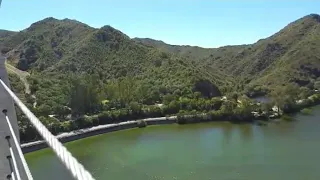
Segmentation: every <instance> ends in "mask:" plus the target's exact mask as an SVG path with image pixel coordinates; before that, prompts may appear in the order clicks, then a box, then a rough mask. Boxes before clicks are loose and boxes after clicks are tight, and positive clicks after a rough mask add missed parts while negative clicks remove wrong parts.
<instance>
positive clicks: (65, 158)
mask: <svg viewBox="0 0 320 180" xmlns="http://www.w3.org/2000/svg"><path fill="white" fill-rule="evenodd" d="M0 83H1V84H2V85H3V87H4V88H5V90H6V91H7V92H8V93H9V95H10V96H11V97H12V99H13V100H14V102H15V103H16V104H17V105H18V106H19V108H20V109H21V111H22V112H23V113H24V114H25V115H26V116H27V117H28V119H29V120H30V122H31V123H32V125H33V126H34V127H35V128H36V130H37V131H38V132H39V134H40V135H41V136H42V138H43V139H44V140H45V141H46V142H47V144H48V145H49V146H50V147H51V148H52V150H53V151H54V152H55V153H56V155H57V156H58V158H59V159H60V160H61V162H62V163H63V164H64V165H65V166H66V168H67V169H68V170H69V171H70V172H71V174H72V176H73V177H74V178H76V179H77V180H94V178H93V177H92V175H91V174H90V173H89V172H88V171H87V170H86V169H85V168H84V167H83V166H82V164H80V163H79V162H78V161H77V160H76V159H75V158H74V157H73V156H72V154H71V153H70V152H69V151H68V150H67V149H66V148H65V147H64V146H63V145H62V144H61V142H59V141H58V139H57V138H56V137H55V136H54V135H52V134H51V132H50V131H49V130H48V129H47V128H46V127H45V126H44V125H43V124H42V123H41V122H40V120H39V119H38V118H37V117H36V116H35V115H34V114H33V113H32V112H31V111H30V110H29V109H28V108H27V107H26V105H24V104H23V103H22V102H21V101H20V99H19V98H18V97H17V96H16V95H15V94H14V93H13V92H12V91H11V90H10V88H9V87H8V86H7V85H6V84H5V83H4V82H3V81H2V80H1V79H0Z"/></svg>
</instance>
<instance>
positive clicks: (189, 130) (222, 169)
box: [26, 106, 320, 180]
mask: <svg viewBox="0 0 320 180" xmlns="http://www.w3.org/2000/svg"><path fill="white" fill-rule="evenodd" d="M65 145H66V147H67V148H68V149H69V150H70V151H71V153H72V154H73V155H74V156H75V157H76V158H77V159H78V160H79V161H80V162H81V163H82V164H83V165H84V166H85V167H86V168H87V169H88V170H89V171H90V172H91V173H92V174H93V176H94V177H95V178H96V179H97V180H107V179H108V180H132V179H134V180H135V179H137V180H161V179H168V180H211V179H212V180H270V179H272V180H319V179H320V106H318V107H315V108H314V110H313V114H312V115H309V116H304V115H297V116H296V121H294V122H280V123H278V124H276V123H274V124H269V125H268V126H255V125H250V124H244V125H236V124H231V123H214V122H213V123H203V124H190V125H162V126H149V127H147V128H142V129H131V130H124V131H118V132H113V133H108V134H103V135H99V136H94V137H90V138H86V139H82V140H78V141H74V142H70V143H67V144H65ZM26 159H27V162H28V164H29V167H30V169H31V172H32V174H33V176H34V178H35V180H65V179H72V178H71V176H70V175H69V173H68V172H67V171H66V170H65V168H64V167H63V165H62V164H61V163H60V162H59V160H58V159H57V158H56V156H55V155H54V154H53V152H52V151H51V150H49V149H44V150H40V151H36V152H32V153H28V154H26Z"/></svg>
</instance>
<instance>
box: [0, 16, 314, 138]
mask: <svg viewBox="0 0 320 180" xmlns="http://www.w3.org/2000/svg"><path fill="white" fill-rule="evenodd" d="M239 36H241V34H239ZM319 48H320V16H319V15H316V14H311V15H307V16H305V17H303V18H301V19H298V20H297V21H295V22H292V23H290V24H289V25H287V26H286V27H284V28H283V29H282V30H280V31H279V32H278V33H276V34H274V35H272V36H270V37H268V38H266V39H261V40H259V41H258V42H256V43H254V44H249V45H238V46H224V47H220V48H201V47H194V46H175V45H168V44H166V43H164V42H162V41H157V40H152V39H142V38H134V39H131V38H130V37H128V36H127V35H125V34H124V33H123V32H121V31H119V30H117V29H114V28H113V27H111V26H103V27H101V28H98V29H97V28H92V27H90V26H88V25H86V24H83V23H81V22H78V21H76V20H70V19H63V20H58V19H55V18H46V19H44V20H41V21H39V22H36V23H34V24H32V25H31V26H30V27H28V28H27V29H24V30H22V31H20V32H11V31H5V30H0V49H1V52H2V53H4V54H5V55H6V56H7V59H8V63H9V64H11V65H13V66H15V67H17V68H18V69H20V70H22V71H27V72H28V73H26V74H27V76H28V77H27V82H28V83H29V84H28V85H29V87H30V91H31V95H30V94H24V92H23V84H21V83H19V78H18V77H17V76H16V75H18V76H19V74H11V75H10V77H11V81H12V85H13V88H14V90H15V92H16V93H18V94H20V97H22V96H25V97H22V99H23V100H24V101H25V102H26V103H27V105H28V106H29V107H30V109H31V110H32V111H33V112H35V114H36V115H37V116H38V117H40V119H41V120H42V122H44V124H46V125H47V126H49V128H51V130H54V131H56V133H58V132H61V131H68V130H70V129H77V128H79V127H85V126H92V125H94V124H97V123H96V120H97V117H95V116H94V115H97V114H99V118H98V119H99V122H98V124H99V123H100V124H101V123H102V124H105V123H110V122H119V121H123V120H127V119H132V118H141V117H154V116H164V115H170V114H177V113H184V112H189V111H192V112H193V113H194V111H200V112H209V111H211V110H220V111H221V113H222V115H224V114H225V113H227V114H228V113H229V114H230V112H232V111H233V108H235V109H236V111H235V112H237V113H238V112H241V113H242V112H246V113H249V114H250V113H251V111H250V110H249V109H250V108H249V109H246V110H245V111H243V109H240V110H239V109H237V108H238V107H237V106H235V104H237V102H238V101H237V99H238V97H239V98H244V99H246V98H247V97H246V96H242V95H244V94H246V95H249V96H251V95H258V94H266V93H270V92H271V91H274V92H278V91H275V90H277V88H278V90H279V89H280V90H279V91H281V90H283V89H286V88H282V86H283V85H288V84H290V85H294V84H296V85H300V86H302V87H300V89H299V87H297V86H290V87H294V88H289V89H297V90H300V91H301V92H303V94H302V95H301V97H304V98H305V97H307V96H308V95H310V93H311V90H312V92H313V89H314V88H320V79H319V75H320V69H319V68H320V49H319ZM13 72H15V71H13ZM11 73H12V72H11ZM29 74H30V76H29ZM25 78H26V77H24V79H25ZM24 83H25V84H26V82H24ZM287 89H288V88H287ZM274 94H275V93H274ZM280 94H281V93H280ZM221 95H227V97H228V98H229V99H230V98H231V101H226V102H221V99H220V98H213V97H216V96H221ZM299 97H300V96H299ZM290 102H291V101H290ZM159 103H160V104H163V105H164V106H161V108H160V106H158V105H155V104H159ZM48 115H56V116H57V117H58V119H59V120H60V121H61V122H59V123H58V122H57V120H56V119H52V118H49V117H48ZM69 115H71V117H70V116H69ZM84 115H89V117H90V118H89V119H85V120H84V121H83V119H82V120H81V121H77V122H78V123H80V124H78V125H76V126H75V125H74V124H70V123H69V124H66V123H65V122H62V121H64V120H69V119H70V118H72V119H79V118H83V117H84ZM93 116H94V117H95V118H93V119H92V117H93ZM19 117H20V116H19ZM25 122H26V121H21V123H20V127H22V129H21V133H22V135H26V134H28V138H26V139H25V140H30V138H31V139H32V138H34V137H33V136H35V135H34V134H32V132H33V130H32V128H31V126H30V125H28V124H23V123H25ZM68 122H69V121H68ZM81 123H82V124H81ZM83 123H84V124H83ZM54 125H55V126H57V127H53V126H54ZM30 134H31V135H30ZM29 135H30V136H29Z"/></svg>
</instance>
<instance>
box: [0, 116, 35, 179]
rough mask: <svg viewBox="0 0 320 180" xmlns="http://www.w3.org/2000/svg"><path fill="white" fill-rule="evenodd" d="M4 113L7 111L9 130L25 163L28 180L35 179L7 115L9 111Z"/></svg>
mask: <svg viewBox="0 0 320 180" xmlns="http://www.w3.org/2000/svg"><path fill="white" fill-rule="evenodd" d="M4 113H5V116H6V120H7V123H8V126H9V130H10V132H11V135H12V138H13V142H14V145H15V146H16V147H17V150H18V155H19V158H20V159H21V161H22V165H23V168H24V170H25V171H26V174H27V177H28V180H33V177H32V175H31V172H30V169H29V167H28V164H27V162H26V159H25V158H24V156H23V153H22V150H21V148H20V144H19V142H18V139H17V137H16V134H15V133H14V131H13V128H12V125H11V122H10V120H9V117H8V116H7V113H6V112H4Z"/></svg>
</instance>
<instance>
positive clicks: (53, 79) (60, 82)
mask: <svg viewBox="0 0 320 180" xmlns="http://www.w3.org/2000/svg"><path fill="white" fill-rule="evenodd" d="M1 43H2V44H3V48H2V52H3V53H6V55H7V57H8V62H9V63H10V64H13V65H15V66H16V67H17V68H18V69H20V70H23V71H28V72H30V74H31V76H30V78H29V83H30V86H31V87H30V88H31V91H32V93H33V94H35V96H36V97H37V105H38V106H41V105H42V104H46V105H48V106H52V107H56V106H60V105H66V106H68V105H69V103H70V99H69V98H68V97H69V96H70V91H68V88H69V87H70V86H71V84H70V83H71V82H75V80H74V79H77V78H79V79H81V81H85V80H88V81H90V79H94V80H96V83H95V84H94V86H97V87H95V92H96V93H98V94H99V97H97V98H98V99H99V100H103V99H110V98H111V96H113V94H114V92H113V90H109V89H110V87H107V86H112V85H114V86H116V85H115V84H117V85H119V87H120V86H123V88H121V89H125V90H126V91H128V92H126V93H127V94H128V93H130V96H131V97H127V95H123V94H122V95H119V97H117V98H121V99H122V100H123V101H138V102H141V103H145V104H154V103H156V102H161V101H162V98H163V96H164V95H166V94H176V95H177V96H182V95H185V96H193V93H194V92H196V91H198V92H200V93H201V94H202V96H204V97H213V96H220V95H221V92H226V91H228V90H231V89H232V87H233V81H232V79H231V78H229V77H228V76H224V75H221V73H216V72H215V71H211V70H210V71H208V70H205V69H202V66H198V65H197V64H194V63H192V62H191V61H190V60H188V59H187V58H184V57H180V56H178V55H175V54H170V53H166V52H162V51H160V50H158V49H157V48H153V47H148V46H146V45H141V44H139V43H137V42H136V41H134V40H132V39H130V38H129V37H128V36H127V35H125V34H124V33H122V32H120V31H119V30H116V29H114V28H112V27H111V26H104V27H102V28H99V29H96V28H92V27H90V26H88V25H86V24H83V23H81V22H78V21H75V20H70V19H63V20H57V19H55V18H46V19H44V20H42V21H39V22H36V23H34V24H32V25H31V26H30V27H29V28H27V29H25V30H23V31H20V32H16V33H13V34H10V35H8V36H6V37H3V38H2V40H1ZM84 84H85V85H88V83H87V82H84ZM92 85H93V84H92ZM98 86H99V87H98ZM108 91H110V92H108ZM111 91H112V92H111ZM120 96H121V97H120ZM125 96H126V97H125ZM128 96H129V95H128ZM124 99H125V100H124ZM125 103H128V102H125ZM51 112H52V113H54V112H55V110H51Z"/></svg>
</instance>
